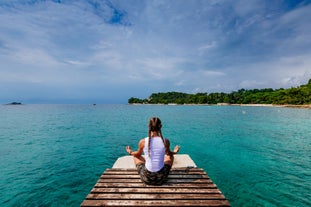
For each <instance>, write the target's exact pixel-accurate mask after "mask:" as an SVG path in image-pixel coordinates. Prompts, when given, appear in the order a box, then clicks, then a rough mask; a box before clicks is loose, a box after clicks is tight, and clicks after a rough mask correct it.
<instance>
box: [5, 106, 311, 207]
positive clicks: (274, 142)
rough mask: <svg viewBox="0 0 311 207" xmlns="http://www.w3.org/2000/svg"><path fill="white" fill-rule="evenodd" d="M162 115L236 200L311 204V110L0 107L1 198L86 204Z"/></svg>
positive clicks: (173, 136) (172, 134)
mask: <svg viewBox="0 0 311 207" xmlns="http://www.w3.org/2000/svg"><path fill="white" fill-rule="evenodd" d="M151 116H159V117H160V118H161V119H162V122H163V134H164V135H165V136H166V137H168V138H170V140H171V142H172V145H176V144H179V145H181V147H182V148H181V151H180V153H186V154H189V155H190V156H191V157H192V158H193V160H194V161H195V162H196V164H197V165H198V166H199V167H202V168H204V169H205V171H206V172H207V173H208V175H209V176H210V177H211V178H212V179H213V181H214V182H215V183H216V184H217V186H218V187H219V188H220V189H221V191H222V192H223V193H224V194H225V196H226V197H227V199H228V200H229V201H230V203H231V204H232V206H290V207H291V206H311V110H308V109H289V108H272V107H237V106H236V107H230V106H221V107H219V106H130V105H97V106H92V105H22V106H4V105H3V106H0V169H1V171H0V188H1V190H0V206H79V205H80V203H81V202H82V201H83V199H84V198H85V196H86V195H87V194H88V193H89V191H90V190H91V188H92V187H93V185H94V184H95V182H96V181H97V179H98V177H99V175H100V174H101V173H102V172H103V171H104V170H105V169H106V168H108V167H111V166H112V164H113V163H114V161H115V160H116V159H117V158H118V157H119V156H123V155H126V153H125V150H124V149H125V146H126V145H128V144H129V145H131V146H132V147H135V148H136V146H137V142H138V140H139V139H140V138H142V137H145V136H146V135H147V122H148V120H149V118H150V117H151Z"/></svg>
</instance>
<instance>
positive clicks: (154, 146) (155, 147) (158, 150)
mask: <svg viewBox="0 0 311 207" xmlns="http://www.w3.org/2000/svg"><path fill="white" fill-rule="evenodd" d="M148 142H149V138H148V137H146V138H145V147H144V154H145V159H146V163H145V166H146V168H147V170H149V171H150V172H158V171H159V170H161V169H162V167H163V166H164V156H165V147H164V144H163V141H162V139H161V137H152V138H151V142H150V157H149V156H148Z"/></svg>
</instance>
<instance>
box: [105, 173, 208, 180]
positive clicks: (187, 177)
mask: <svg viewBox="0 0 311 207" xmlns="http://www.w3.org/2000/svg"><path fill="white" fill-rule="evenodd" d="M100 178H101V179H126V178H140V176H139V175H138V174H137V173H136V174H135V175H131V174H122V175H119V174H117V175H112V174H110V175H108V174H104V175H101V176H100ZM168 178H169V179H170V178H171V179H182V178H185V179H199V178H208V177H207V175H196V174H186V175H182V174H175V175H174V174H173V175H169V176H168Z"/></svg>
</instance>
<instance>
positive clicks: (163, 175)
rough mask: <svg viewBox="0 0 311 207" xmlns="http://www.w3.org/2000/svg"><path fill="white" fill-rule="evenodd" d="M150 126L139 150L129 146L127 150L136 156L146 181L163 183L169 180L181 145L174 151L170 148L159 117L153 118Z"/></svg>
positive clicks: (137, 164) (140, 171)
mask: <svg viewBox="0 0 311 207" xmlns="http://www.w3.org/2000/svg"><path fill="white" fill-rule="evenodd" d="M148 127H149V131H148V137H146V138H144V139H141V140H140V141H139V144H138V150H137V151H132V149H131V147H130V146H127V147H126V151H127V152H128V153H129V154H130V155H132V156H133V157H134V163H135V165H136V168H137V171H138V174H139V175H140V178H141V180H142V181H143V182H144V183H146V184H148V185H161V184H163V183H164V182H165V181H166V180H167V177H168V175H169V172H170V169H171V167H172V165H173V162H174V154H176V153H177V152H178V151H179V148H180V147H179V146H178V145H177V146H176V147H175V148H174V151H173V152H172V151H171V150H170V141H169V140H168V139H165V138H163V136H162V132H161V128H162V124H161V120H160V119H159V118H157V117H153V118H151V119H150V121H149V125H148ZM143 153H144V155H145V156H144V157H143V156H142V154H143Z"/></svg>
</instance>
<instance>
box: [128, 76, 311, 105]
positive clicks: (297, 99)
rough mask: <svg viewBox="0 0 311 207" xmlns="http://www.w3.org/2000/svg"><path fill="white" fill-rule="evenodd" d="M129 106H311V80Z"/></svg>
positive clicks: (162, 97) (159, 97) (174, 95)
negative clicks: (278, 86)
mask: <svg viewBox="0 0 311 207" xmlns="http://www.w3.org/2000/svg"><path fill="white" fill-rule="evenodd" d="M128 103H129V104H219V103H228V104H276V105H287V104H290V105H304V104H311V79H310V80H309V81H308V84H305V85H301V86H298V87H292V88H289V89H284V88H280V89H276V90H274V89H272V88H265V89H251V90H246V89H240V90H238V91H233V92H231V93H222V92H221V93H209V94H208V93H197V94H187V93H182V92H166V93H153V94H151V96H150V97H149V98H147V99H139V98H134V97H132V98H130V99H129V100H128Z"/></svg>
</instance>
